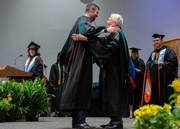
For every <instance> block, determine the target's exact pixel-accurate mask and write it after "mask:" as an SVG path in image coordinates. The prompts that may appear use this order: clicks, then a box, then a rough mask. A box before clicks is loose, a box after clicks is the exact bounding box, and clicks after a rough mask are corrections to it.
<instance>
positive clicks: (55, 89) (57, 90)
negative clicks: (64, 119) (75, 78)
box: [49, 53, 65, 117]
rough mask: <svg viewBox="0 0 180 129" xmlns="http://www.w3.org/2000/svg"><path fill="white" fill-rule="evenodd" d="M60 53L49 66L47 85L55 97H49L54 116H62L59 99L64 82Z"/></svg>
mask: <svg viewBox="0 0 180 129" xmlns="http://www.w3.org/2000/svg"><path fill="white" fill-rule="evenodd" d="M59 56H60V53H58V55H57V61H56V63H55V64H53V65H52V66H51V71H50V75H49V87H50V89H51V92H52V94H53V95H54V96H55V97H51V111H54V112H55V115H54V116H55V117H57V116H63V112H62V111H61V110H60V100H61V94H62V88H63V84H64V79H65V74H64V66H63V65H62V64H61V62H60V58H59Z"/></svg>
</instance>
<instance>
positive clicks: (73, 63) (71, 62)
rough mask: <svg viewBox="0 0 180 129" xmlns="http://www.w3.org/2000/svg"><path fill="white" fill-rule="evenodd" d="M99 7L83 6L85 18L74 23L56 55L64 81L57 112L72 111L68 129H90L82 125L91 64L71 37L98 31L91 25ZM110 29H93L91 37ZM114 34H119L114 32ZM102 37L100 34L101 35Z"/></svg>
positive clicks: (84, 122)
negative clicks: (59, 110) (70, 123)
mask: <svg viewBox="0 0 180 129" xmlns="http://www.w3.org/2000/svg"><path fill="white" fill-rule="evenodd" d="M98 12H99V7H98V6H97V5H95V4H93V3H90V4H88V5H87V6H86V13H85V15H83V16H81V17H79V18H78V19H77V21H76V22H75V24H74V26H73V28H72V30H71V32H70V34H69V37H68V38H67V40H66V42H65V44H64V46H63V48H62V50H61V54H60V59H61V62H62V63H63V64H65V67H66V68H65V72H66V79H65V83H64V87H63V92H62V96H61V103H60V108H61V110H72V111H73V112H72V127H73V128H74V127H76V128H92V127H91V126H89V125H88V124H87V123H86V115H87V110H88V109H89V107H90V100H91V94H92V93H91V92H92V63H93V59H92V56H91V53H90V52H89V51H88V50H87V49H86V47H87V45H86V44H84V42H79V41H78V42H75V41H74V40H73V39H72V38H71V35H72V34H84V33H87V32H88V31H91V30H94V29H96V28H98V27H93V26H92V25H91V22H92V21H94V20H95V19H96V17H98ZM110 30H111V28H109V29H106V28H105V27H104V28H103V30H101V29H97V30H96V32H95V33H94V34H97V33H100V32H101V31H103V32H104V31H110ZM115 30H119V29H118V28H117V29H115ZM101 33H102V32H101Z"/></svg>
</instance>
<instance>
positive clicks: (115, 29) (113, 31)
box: [107, 26, 120, 33]
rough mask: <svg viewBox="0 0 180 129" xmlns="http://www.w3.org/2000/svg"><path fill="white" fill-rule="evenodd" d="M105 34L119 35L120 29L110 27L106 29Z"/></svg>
mask: <svg viewBox="0 0 180 129" xmlns="http://www.w3.org/2000/svg"><path fill="white" fill-rule="evenodd" d="M107 32H109V33H119V32H120V28H119V27H118V26H110V27H108V28H107Z"/></svg>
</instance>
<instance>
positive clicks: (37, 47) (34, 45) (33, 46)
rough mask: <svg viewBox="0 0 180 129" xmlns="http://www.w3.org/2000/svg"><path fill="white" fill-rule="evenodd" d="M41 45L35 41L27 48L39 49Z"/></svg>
mask: <svg viewBox="0 0 180 129" xmlns="http://www.w3.org/2000/svg"><path fill="white" fill-rule="evenodd" d="M40 47H41V46H39V45H38V44H36V43H35V42H31V43H30V44H29V45H28V47H27V48H36V49H37V50H38V49H39V48H40Z"/></svg>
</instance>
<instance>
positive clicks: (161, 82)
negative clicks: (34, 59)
mask: <svg viewBox="0 0 180 129" xmlns="http://www.w3.org/2000/svg"><path fill="white" fill-rule="evenodd" d="M152 37H154V46H155V48H156V49H155V50H154V51H153V52H152V53H151V55H150V57H149V59H148V61H147V63H146V70H145V79H144V84H143V99H142V105H143V104H158V105H161V106H163V105H164V103H170V101H171V100H172V99H171V100H169V97H170V95H171V94H173V93H174V90H173V88H172V87H169V86H168V85H169V84H172V81H173V80H174V79H175V78H177V77H178V74H177V73H178V72H177V71H178V61H177V56H176V54H175V52H174V50H173V49H172V48H170V47H168V46H165V45H162V42H163V40H162V39H163V37H164V35H161V34H154V35H153V36H152Z"/></svg>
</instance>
